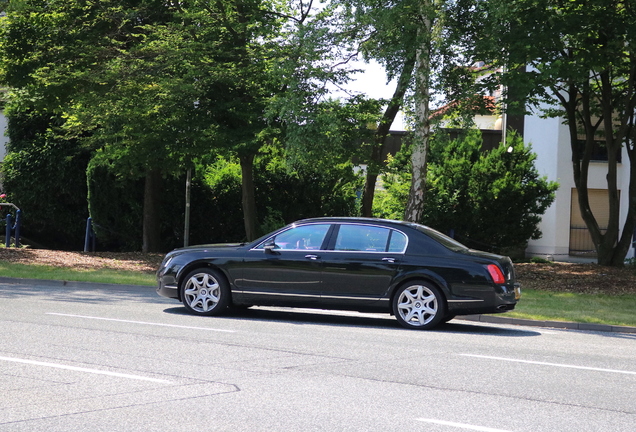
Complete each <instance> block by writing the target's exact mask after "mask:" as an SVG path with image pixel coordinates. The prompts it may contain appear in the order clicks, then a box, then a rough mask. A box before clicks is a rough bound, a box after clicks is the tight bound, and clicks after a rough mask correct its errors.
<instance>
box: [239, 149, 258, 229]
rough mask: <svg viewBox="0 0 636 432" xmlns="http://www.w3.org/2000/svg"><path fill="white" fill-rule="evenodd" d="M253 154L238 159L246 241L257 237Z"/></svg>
mask: <svg viewBox="0 0 636 432" xmlns="http://www.w3.org/2000/svg"><path fill="white" fill-rule="evenodd" d="M254 157H255V154H254V153H249V154H246V155H242V156H240V157H239V159H240V162H241V190H242V200H241V202H242V205H243V222H244V224H245V236H246V237H247V241H252V240H255V239H256V238H257V237H258V233H257V224H256V196H255V195H256V194H255V191H254Z"/></svg>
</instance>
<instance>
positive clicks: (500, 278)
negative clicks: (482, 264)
mask: <svg viewBox="0 0 636 432" xmlns="http://www.w3.org/2000/svg"><path fill="white" fill-rule="evenodd" d="M486 268H487V269H488V273H490V277H491V278H492V281H493V282H494V283H496V284H497V285H502V284H505V283H506V278H505V277H504V275H503V273H502V271H501V269H500V268H499V266H497V265H495V264H488V265H487V266H486Z"/></svg>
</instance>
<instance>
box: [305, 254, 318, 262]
mask: <svg viewBox="0 0 636 432" xmlns="http://www.w3.org/2000/svg"><path fill="white" fill-rule="evenodd" d="M305 258H308V259H310V260H314V261H315V260H317V259H318V255H305Z"/></svg>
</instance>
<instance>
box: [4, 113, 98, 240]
mask: <svg viewBox="0 0 636 432" xmlns="http://www.w3.org/2000/svg"><path fill="white" fill-rule="evenodd" d="M7 117H8V120H9V128H8V130H9V139H10V143H9V145H8V149H7V150H8V153H7V155H6V157H5V159H4V162H3V165H2V171H3V188H4V191H5V192H6V194H7V201H10V202H12V203H14V204H15V205H17V206H18V207H19V208H20V209H21V212H22V228H21V232H22V237H23V242H24V238H26V239H29V240H34V241H36V242H37V243H39V244H41V245H42V246H45V247H49V248H54V249H80V248H82V247H83V245H84V232H85V227H86V218H87V217H88V207H87V203H86V193H87V189H86V166H87V164H88V160H89V158H90V151H89V150H88V149H86V148H85V147H83V146H82V145H81V144H80V143H79V142H78V141H77V140H72V139H63V138H61V137H60V136H59V135H58V134H57V133H56V130H57V129H56V124H57V121H56V119H55V118H54V117H50V116H46V115H39V114H36V113H33V112H31V111H29V110H24V111H19V110H10V111H8V112H7ZM3 214H4V215H6V212H3Z"/></svg>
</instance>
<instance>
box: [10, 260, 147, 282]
mask: <svg viewBox="0 0 636 432" xmlns="http://www.w3.org/2000/svg"><path fill="white" fill-rule="evenodd" d="M0 276H4V277H13V278H26V279H52V280H67V281H78V282H98V283H113V284H124V285H155V284H156V279H155V276H154V275H152V274H148V273H143V272H136V271H122V270H112V269H99V270H76V269H67V268H60V267H53V266H45V265H32V264H13V263H8V262H3V261H0Z"/></svg>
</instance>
